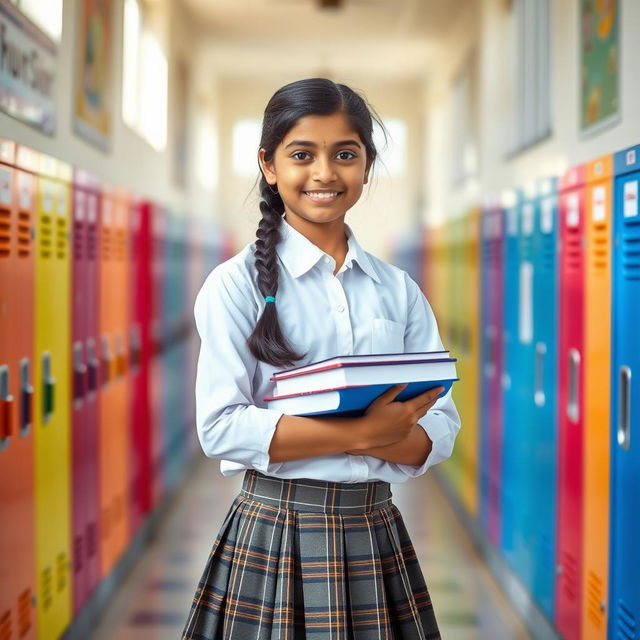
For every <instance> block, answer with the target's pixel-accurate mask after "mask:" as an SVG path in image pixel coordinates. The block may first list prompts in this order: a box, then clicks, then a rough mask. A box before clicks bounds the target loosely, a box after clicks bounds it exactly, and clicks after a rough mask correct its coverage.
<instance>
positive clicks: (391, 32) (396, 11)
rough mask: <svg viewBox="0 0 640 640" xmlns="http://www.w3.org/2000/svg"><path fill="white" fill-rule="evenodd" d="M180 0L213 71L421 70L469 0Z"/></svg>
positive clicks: (399, 74)
mask: <svg viewBox="0 0 640 640" xmlns="http://www.w3.org/2000/svg"><path fill="white" fill-rule="evenodd" d="M319 1H320V0H182V3H183V4H184V5H185V6H186V7H187V8H188V10H189V13H190V14H192V16H193V18H194V20H195V21H196V23H197V24H198V25H200V27H201V29H202V30H203V32H204V34H205V43H206V44H205V55H206V56H207V60H209V61H210V62H211V64H212V65H215V68H216V69H217V70H218V72H217V75H220V76H223V77H224V76H225V75H227V76H234V77H260V76H264V75H265V74H267V73H268V74H269V75H272V74H282V75H287V74H293V73H295V74H300V73H303V74H309V73H313V74H314V75H315V74H317V75H325V76H329V77H330V76H332V75H339V76H345V75H347V76H348V75H352V74H357V75H359V76H367V77H370V78H372V79H373V78H379V79H380V80H384V81H388V80H389V79H392V78H393V79H398V80H406V79H413V78H416V77H420V78H423V77H424V76H425V75H426V73H427V71H428V65H429V63H430V61H431V60H433V56H434V53H435V52H436V50H437V47H438V42H439V40H440V39H441V38H442V37H443V36H444V34H445V33H446V32H447V31H448V30H449V29H450V28H451V26H452V25H453V23H454V21H455V19H456V17H457V16H458V15H459V14H460V12H463V11H468V10H470V8H471V7H472V6H473V5H474V4H475V0H343V7H342V8H341V9H337V10H326V9H325V10H322V9H320V8H319V6H318V5H319Z"/></svg>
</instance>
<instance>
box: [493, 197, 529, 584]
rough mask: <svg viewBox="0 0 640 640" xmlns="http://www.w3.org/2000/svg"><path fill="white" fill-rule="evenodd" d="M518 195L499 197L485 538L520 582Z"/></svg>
mask: <svg viewBox="0 0 640 640" xmlns="http://www.w3.org/2000/svg"><path fill="white" fill-rule="evenodd" d="M523 202H524V194H523V192H522V190H521V189H513V190H510V191H509V192H507V193H506V194H505V196H504V201H503V205H504V208H505V218H504V222H505V229H504V271H503V298H502V301H501V303H502V313H503V330H502V357H503V369H502V378H501V383H502V408H503V409H502V410H503V424H502V433H498V432H494V433H493V434H492V435H491V437H490V444H489V535H490V537H491V539H492V540H493V542H494V544H496V545H497V546H500V548H501V549H502V552H503V553H504V556H505V558H506V560H507V562H508V563H509V565H510V566H511V568H512V569H513V570H514V571H515V572H516V573H517V574H518V575H520V577H522V567H521V563H520V562H519V561H518V560H519V559H518V558H517V556H516V535H517V533H518V530H519V528H521V526H522V523H521V514H520V509H521V503H522V501H523V499H524V496H523V469H522V465H523V460H522V442H523V439H524V437H525V431H526V428H525V415H524V412H523V407H522V406H521V404H520V397H519V395H520V394H519V391H520V390H519V387H520V385H521V382H522V381H521V378H522V374H523V369H522V367H523V362H522V354H521V348H520V343H519V329H520V327H519V320H520V319H519V314H520V289H521V287H520V259H521V258H520V233H521V228H522V220H521V217H522V208H523Z"/></svg>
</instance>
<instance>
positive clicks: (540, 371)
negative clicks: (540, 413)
mask: <svg viewBox="0 0 640 640" xmlns="http://www.w3.org/2000/svg"><path fill="white" fill-rule="evenodd" d="M546 353H547V345H546V344H545V343H544V342H538V343H537V344H536V371H535V380H536V383H535V390H534V394H533V400H534V402H535V403H536V406H537V407H544V404H545V400H546V397H545V394H544V357H545V355H546Z"/></svg>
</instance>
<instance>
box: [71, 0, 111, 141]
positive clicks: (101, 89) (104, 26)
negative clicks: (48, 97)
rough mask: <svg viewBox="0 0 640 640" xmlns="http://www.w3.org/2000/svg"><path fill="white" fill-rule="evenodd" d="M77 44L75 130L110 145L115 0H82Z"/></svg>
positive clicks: (85, 136)
mask: <svg viewBox="0 0 640 640" xmlns="http://www.w3.org/2000/svg"><path fill="white" fill-rule="evenodd" d="M78 11H79V12H80V14H79V16H78V23H77V24H78V38H77V43H78V44H77V46H76V47H75V55H76V63H75V100H74V102H75V106H74V115H73V126H74V129H75V131H76V132H77V133H78V134H80V135H81V136H83V137H84V138H86V139H87V140H89V141H90V142H92V143H93V144H95V145H97V146H99V147H100V148H102V149H105V150H106V149H108V148H109V147H110V144H111V126H112V119H113V113H112V111H113V100H112V91H111V52H112V39H113V21H112V14H113V1H112V0H81V2H80V3H79V5H78Z"/></svg>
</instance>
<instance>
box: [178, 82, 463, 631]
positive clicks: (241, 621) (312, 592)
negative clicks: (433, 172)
mask: <svg viewBox="0 0 640 640" xmlns="http://www.w3.org/2000/svg"><path fill="white" fill-rule="evenodd" d="M372 113H373V114H374V115H372ZM372 118H375V119H376V121H377V122H378V123H379V124H380V125H381V126H383V125H382V123H381V122H380V120H379V118H378V117H377V116H376V115H375V112H374V111H373V110H372V109H371V110H370V107H368V105H367V103H366V102H365V100H364V99H363V98H362V97H361V96H360V95H359V94H358V93H356V92H355V91H353V90H352V89H350V88H349V87H347V86H345V85H343V84H336V83H334V82H332V81H330V80H327V79H323V78H310V79H304V80H300V81H297V82H292V83H290V84H287V85H285V86H284V87H282V88H281V89H279V90H278V91H276V93H275V94H274V95H273V96H272V98H271V99H270V101H269V103H268V104H267V106H266V109H265V112H264V119H263V126H262V137H261V140H260V149H259V152H258V162H259V167H260V171H261V174H262V175H261V178H260V194H261V198H262V199H261V202H260V210H261V212H262V219H261V220H260V223H259V225H258V230H257V234H256V235H257V239H256V241H255V243H253V244H249V245H247V246H246V247H245V248H244V249H243V250H242V251H241V252H240V253H238V254H237V255H236V256H234V257H233V258H231V259H230V260H227V261H226V262H224V263H222V264H220V265H218V266H217V267H216V268H215V269H213V271H212V272H211V273H210V274H209V276H208V277H207V279H206V280H205V282H204V284H203V286H202V288H201V290H200V291H199V293H198V296H197V298H196V301H195V306H194V315H195V321H196V325H197V329H198V332H199V334H200V337H201V341H202V343H201V350H200V355H199V359H198V365H197V378H196V419H197V430H198V436H199V439H200V443H201V445H202V448H203V450H204V452H205V453H206V455H207V456H209V457H211V458H219V459H220V460H221V463H220V469H221V472H222V474H223V475H225V476H228V475H233V474H236V473H239V472H241V471H244V472H245V475H244V480H243V485H242V490H241V491H240V494H239V495H238V496H237V497H236V498H235V500H234V501H233V503H232V505H231V508H230V510H229V513H228V514H227V517H226V519H225V521H224V523H223V525H222V528H221V530H220V532H219V534H218V537H217V539H216V541H215V543H214V545H213V549H212V551H211V554H210V557H209V560H208V562H207V564H206V566H205V569H204V573H203V575H202V578H201V580H200V583H199V585H198V587H197V590H196V593H195V596H194V600H193V604H192V607H191V611H190V613H189V616H188V619H187V622H186V625H185V628H184V631H183V635H182V638H183V639H186V638H195V639H198V640H205V639H211V640H213V639H219V638H220V639H225V640H226V639H229V638H233V639H234V640H235V639H237V640H262V639H267V638H268V639H276V638H278V639H291V640H293V639H296V640H297V639H303V638H304V639H306V638H317V639H323V640H324V639H336V640H337V639H345V640H346V639H354V640H374V639H375V640H379V639H380V638H394V639H407V640H408V639H423V640H424V639H427V638H428V639H433V638H439V637H440V634H439V631H438V625H437V622H436V617H435V614H434V611H433V607H432V605H431V600H430V597H429V592H428V590H427V586H426V584H425V581H424V578H423V575H422V572H421V569H420V566H419V564H418V561H417V558H416V554H415V551H414V548H413V545H412V543H411V539H410V537H409V535H408V533H407V530H406V528H405V525H404V522H403V520H402V516H401V514H400V512H399V511H398V509H397V507H396V506H395V505H394V504H393V502H392V499H391V491H390V488H389V483H392V482H404V481H406V480H407V479H408V478H411V477H415V476H418V475H420V474H422V473H424V472H425V471H426V470H427V469H428V468H429V467H430V466H432V465H434V464H436V463H438V462H440V461H442V460H444V459H446V458H447V457H449V456H450V455H451V451H452V448H453V443H454V440H455V437H456V434H457V432H458V429H459V427H460V420H459V416H458V413H457V411H456V408H455V406H454V404H453V402H452V400H451V397H450V393H448V394H447V395H445V396H444V397H443V398H440V399H438V398H437V395H438V393H439V392H440V391H441V390H442V389H441V388H438V389H436V390H432V391H429V392H427V393H425V394H423V395H421V396H419V397H417V398H414V399H413V400H410V401H407V402H396V401H394V399H395V397H396V396H397V394H398V393H399V392H400V391H401V389H402V386H401V385H397V386H394V387H393V388H392V389H390V390H388V391H387V392H386V393H384V394H383V395H381V396H380V397H379V398H378V399H377V400H376V401H374V402H373V403H372V404H371V405H370V406H369V408H368V409H367V412H366V415H364V416H362V417H359V418H335V417H334V418H329V417H314V418H304V417H295V416H286V415H283V414H281V413H279V412H277V411H273V410H270V409H267V408H266V405H265V403H264V401H263V398H265V397H267V396H269V395H272V393H273V391H274V389H273V383H272V382H270V377H271V375H272V374H273V372H274V371H276V370H278V369H282V368H286V367H287V366H292V365H301V364H305V363H308V362H314V361H317V360H322V359H325V358H329V357H332V356H335V355H345V354H363V353H381V352H388V353H398V352H412V351H430V350H441V349H442V348H443V347H442V342H441V340H440V337H439V335H438V329H437V326H436V322H435V318H434V315H433V312H432V310H431V307H430V306H429V303H428V302H427V300H426V299H425V297H424V295H423V294H422V292H421V291H420V289H419V287H418V285H417V284H416V283H415V282H414V281H413V280H412V279H411V278H410V277H409V276H408V275H407V274H406V273H405V272H404V271H402V270H400V269H398V268H396V267H394V266H392V265H390V264H387V263H385V262H383V261H382V260H380V259H378V258H376V257H374V256H373V255H371V254H369V253H367V252H366V251H364V249H363V248H362V247H361V246H360V244H359V243H358V241H357V240H356V237H355V235H354V233H353V231H352V230H351V229H350V228H349V226H348V225H347V224H346V223H345V220H344V218H345V214H346V212H347V211H348V210H349V209H350V208H351V207H352V206H353V205H354V204H355V203H356V202H357V201H358V199H359V198H360V195H361V193H362V190H363V186H364V185H365V184H366V183H367V182H368V180H369V176H370V172H371V169H372V167H373V164H374V160H375V158H376V149H375V147H374V144H373V142H372ZM371 224H375V220H372V221H371Z"/></svg>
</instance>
